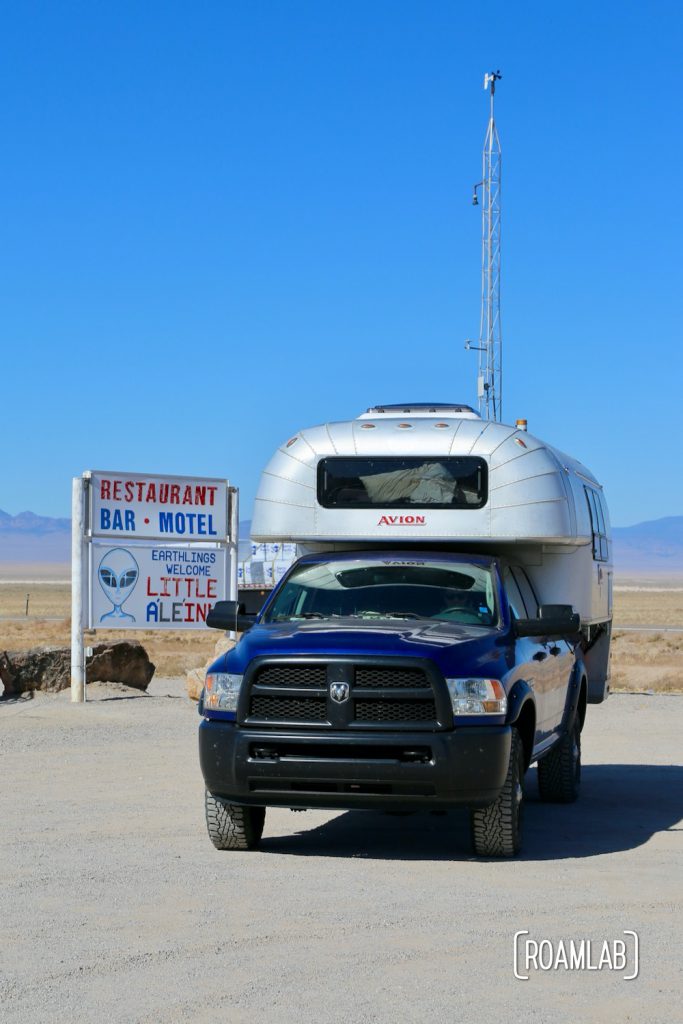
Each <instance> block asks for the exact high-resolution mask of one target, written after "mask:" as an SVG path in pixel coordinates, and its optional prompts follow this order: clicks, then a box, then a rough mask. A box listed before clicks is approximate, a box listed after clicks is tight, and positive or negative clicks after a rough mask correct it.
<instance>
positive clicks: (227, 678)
mask: <svg viewBox="0 0 683 1024" xmlns="http://www.w3.org/2000/svg"><path fill="white" fill-rule="evenodd" d="M243 678H244V677H243V676H236V675H232V674H231V673H230V672H210V673H209V674H208V675H207V677H206V680H205V682H204V707H205V708H213V709H214V710H215V711H237V701H238V699H239V695H240V688H241V686H242V679H243Z"/></svg>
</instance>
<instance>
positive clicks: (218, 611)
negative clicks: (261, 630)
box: [206, 601, 256, 633]
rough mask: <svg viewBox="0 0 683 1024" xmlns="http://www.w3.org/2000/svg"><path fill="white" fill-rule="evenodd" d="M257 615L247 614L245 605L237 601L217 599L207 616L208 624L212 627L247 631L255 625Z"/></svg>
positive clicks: (239, 631)
mask: <svg viewBox="0 0 683 1024" xmlns="http://www.w3.org/2000/svg"><path fill="white" fill-rule="evenodd" d="M255 621H256V616H255V615H245V613H244V605H243V604H239V603H238V602H237V601H216V603H215V605H214V606H213V608H212V609H211V611H210V612H209V614H208V615H207V616H206V624H207V626H208V627H209V628H210V629H224V630H228V629H231V630H232V629H234V630H236V631H237V632H238V633H246V632H247V630H248V629H251V627H252V626H253V625H254V622H255Z"/></svg>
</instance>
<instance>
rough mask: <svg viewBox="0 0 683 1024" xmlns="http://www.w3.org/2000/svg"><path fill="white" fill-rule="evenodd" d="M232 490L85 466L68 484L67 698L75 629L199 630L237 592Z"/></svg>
mask: <svg viewBox="0 0 683 1024" xmlns="http://www.w3.org/2000/svg"><path fill="white" fill-rule="evenodd" d="M238 497H239V495H238V491H237V488H234V487H229V486H228V481H227V480H225V479H203V478H202V479H200V478H196V477H168V476H159V475H149V474H141V473H114V472H105V471H100V470H93V471H92V472H88V473H85V474H84V476H83V478H77V479H75V480H74V482H73V509H72V516H73V520H72V523H73V525H72V623H71V699H72V700H73V701H83V700H85V659H84V648H83V629H84V628H85V627H87V628H88V629H91V630H97V629H107V630H109V629H145V630H148V629H154V630H156V629H167V630H168V629H171V630H179V629H201V628H203V627H204V623H205V622H206V617H207V615H208V613H209V611H210V610H211V608H212V607H213V605H214V604H215V603H216V601H218V600H223V599H226V598H233V599H236V598H237V544H238Z"/></svg>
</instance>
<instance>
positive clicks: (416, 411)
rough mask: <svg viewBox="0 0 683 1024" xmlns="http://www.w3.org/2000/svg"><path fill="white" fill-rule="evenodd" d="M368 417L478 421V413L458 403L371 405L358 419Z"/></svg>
mask: <svg viewBox="0 0 683 1024" xmlns="http://www.w3.org/2000/svg"><path fill="white" fill-rule="evenodd" d="M370 416H372V417H377V416H387V417H394V416H425V417H428V416H458V417H460V418H461V419H462V418H465V419H479V415H478V413H476V412H475V411H474V409H473V408H472V406H471V405H463V404H462V403H460V402H405V403H403V404H395V405H373V406H371V407H370V408H369V409H368V410H367V411H366V412H364V413H362V414H361V415H360V416H359V417H358V419H360V420H364V419H368V418H369V417H370Z"/></svg>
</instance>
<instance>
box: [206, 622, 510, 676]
mask: <svg viewBox="0 0 683 1024" xmlns="http://www.w3.org/2000/svg"><path fill="white" fill-rule="evenodd" d="M501 639H502V636H501V633H500V631H499V630H497V629H492V628H487V627H483V626H466V625H461V624H458V623H450V622H434V621H433V620H425V619H420V620H416V619H395V620H387V619H383V620H382V621H381V623H380V622H377V621H373V622H367V621H364V622H361V621H359V620H358V619H344V618H340V619H327V620H319V619H314V620H308V621H305V622H300V621H299V622H284V623H271V624H265V625H257V626H254V627H253V628H252V629H251V630H250V631H249V632H248V633H246V634H245V635H244V636H243V637H242V639H241V640H240V641H239V643H238V644H237V646H236V647H235V648H234V649H233V650H232V651H229V652H228V653H227V654H226V655H224V656H223V658H221V659H220V661H221V662H223V664H221V665H219V664H218V663H217V664H216V665H215V666H214V670H215V671H227V672H236V673H241V672H244V671H245V669H246V667H247V665H248V664H249V662H250V661H252V659H254V658H258V657H268V656H270V657H297V656H302V655H303V656H306V655H308V656H309V657H330V658H333V657H340V656H341V657H349V656H353V655H357V656H359V657H375V658H390V657H404V658H429V659H430V660H431V661H433V662H435V664H437V665H438V667H439V668H440V669H441V671H442V672H443V673H444V674H446V675H448V674H451V675H452V674H454V673H456V672H457V673H459V674H460V673H462V674H473V675H474V674H482V673H483V672H485V671H489V672H491V673H493V672H494V671H495V670H496V669H497V673H496V674H497V675H498V677H500V675H501V674H502V672H504V671H505V657H504V654H505V651H504V648H505V646H506V644H505V643H501Z"/></svg>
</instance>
